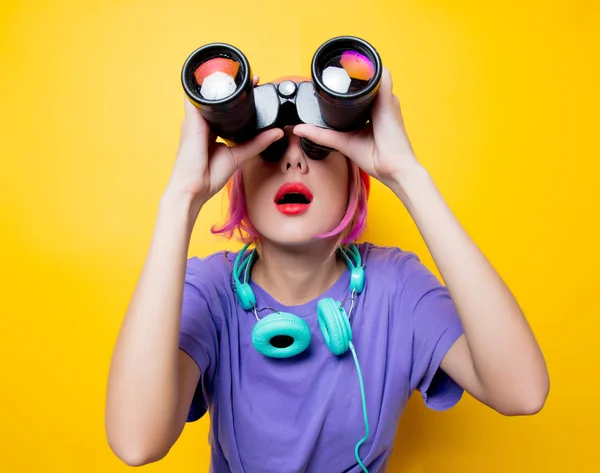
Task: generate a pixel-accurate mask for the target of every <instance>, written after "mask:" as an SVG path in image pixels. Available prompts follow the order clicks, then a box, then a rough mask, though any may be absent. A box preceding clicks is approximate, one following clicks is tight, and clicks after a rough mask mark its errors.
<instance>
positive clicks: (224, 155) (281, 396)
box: [106, 70, 549, 473]
mask: <svg viewBox="0 0 600 473" xmlns="http://www.w3.org/2000/svg"><path fill="white" fill-rule="evenodd" d="M185 111H186V116H185V119H184V121H183V127H182V132H181V140H180V146H179V151H178V156H177V159H176V163H175V166H174V169H173V173H172V176H171V179H170V182H169V184H168V186H167V189H166V190H165V192H164V195H163V197H162V199H161V202H160V207H159V212H158V218H157V222H156V227H155V231H154V235H153V239H152V243H151V246H150V251H149V254H148V257H147V260H146V262H145V265H144V268H143V271H142V274H141V276H140V279H139V282H138V285H137V287H136V289H135V292H134V294H133V297H132V300H131V303H130V306H129V308H128V311H127V314H126V317H125V320H124V322H123V326H122V329H121V332H120V334H119V338H118V341H117V344H116V347H115V351H114V354H113V360H112V365H111V371H110V377H109V384H108V397H107V408H106V429H107V435H108V440H109V444H110V446H111V448H112V449H113V450H114V452H115V453H116V455H118V457H119V458H121V459H122V460H123V461H124V462H125V463H127V464H129V465H142V464H145V463H150V462H155V461H158V460H159V459H161V458H163V457H164V456H165V455H166V454H167V452H168V451H169V449H170V448H171V446H172V445H173V444H174V443H175V441H176V440H177V438H178V437H179V435H180V434H181V432H182V429H183V427H184V425H185V423H186V421H194V420H197V419H198V418H200V417H201V416H203V415H204V414H205V413H206V412H207V411H209V412H210V418H211V430H210V444H211V462H210V463H211V471H213V472H218V473H221V472H229V471H232V472H261V473H268V472H274V473H275V472H276V473H285V472H319V473H321V472H333V473H340V472H360V471H369V472H371V473H374V472H383V471H385V467H386V463H387V460H388V457H389V454H390V452H391V449H392V447H393V444H394V436H395V432H396V426H397V423H398V420H399V418H400V416H401V414H402V412H403V409H404V407H405V404H406V402H407V400H408V398H409V396H410V395H411V393H412V392H413V391H414V390H418V391H419V392H420V393H421V394H422V396H423V397H424V399H425V402H426V404H427V406H429V407H431V408H433V409H438V410H441V409H448V408H450V407H451V406H453V405H454V404H456V403H457V402H458V400H459V399H460V397H461V395H462V393H463V391H464V390H466V391H467V392H469V393H470V394H471V395H472V396H474V397H475V398H477V399H478V400H480V401H481V402H483V403H485V404H487V405H488V406H490V407H491V408H492V409H495V410H496V411H498V412H500V413H502V414H504V415H525V414H534V413H536V412H538V411H539V410H540V409H541V408H542V406H543V405H544V402H545V399H546V396H547V394H548V389H549V379H548V373H547V370H546V365H545V361H544V358H543V355H542V353H541V351H540V348H539V346H538V344H537V343H536V340H535V338H534V336H533V334H532V332H531V330H530V328H529V326H528V323H527V321H526V319H525V317H524V316H523V314H522V312H521V310H520V308H519V305H518V304H517V302H516V300H515V299H514V297H513V295H512V294H511V292H510V290H509V289H508V288H507V287H506V285H505V284H504V282H503V281H502V279H501V278H500V276H499V275H498V274H497V272H496V271H495V270H494V268H493V267H492V265H491V264H490V263H489V262H488V261H487V260H486V258H485V256H484V255H483V254H482V253H481V252H480V251H479V249H478V248H477V246H476V245H475V244H474V243H473V242H472V240H471V239H470V238H469V236H468V235H467V234H466V233H465V231H464V230H463V228H462V227H461V226H460V224H459V223H458V221H457V219H456V218H455V216H454V215H453V214H452V212H451V210H450V209H449V208H448V206H447V205H446V203H445V202H444V200H443V198H442V196H441V195H440V193H439V192H438V190H437V188H436V186H435V184H434V182H433V181H432V179H431V177H430V175H429V174H428V173H427V171H426V170H425V169H424V168H423V166H421V165H420V164H419V162H418V161H417V159H416V158H415V155H414V153H413V150H412V148H411V145H410V143H409V139H408V137H407V135H406V132H405V129H404V125H403V120H402V115H401V110H400V105H399V102H398V99H397V98H396V97H395V96H394V94H393V92H392V81H391V77H390V74H389V71H387V70H384V74H383V78H382V83H381V87H380V90H379V92H378V96H377V99H376V101H375V104H374V108H373V112H372V126H369V127H368V128H365V129H363V130H362V131H360V132H353V133H340V132H335V131H332V130H325V129H321V128H316V127H312V126H309V125H297V126H295V127H286V129H285V130H280V129H272V130H269V131H266V132H264V133H262V134H261V135H259V136H257V137H256V138H255V139H253V140H252V141H250V142H247V143H245V144H243V145H240V146H237V147H227V146H226V145H224V144H219V143H216V142H215V141H214V137H213V136H212V135H211V133H210V131H209V128H208V125H207V123H206V122H205V121H204V120H203V118H202V117H201V115H200V114H199V112H198V110H197V109H196V108H194V107H193V106H192V105H191V104H190V103H189V101H188V100H187V99H186V100H185ZM284 133H285V134H287V138H288V140H289V144H288V146H287V149H286V150H285V152H284V153H283V155H282V157H281V159H280V160H279V161H278V162H276V163H273V162H267V161H266V160H264V159H262V158H261V157H260V153H261V152H262V151H263V150H265V149H266V148H267V146H268V145H270V144H271V143H273V142H274V141H276V140H279V139H280V138H281V137H282V136H283V134H284ZM300 137H305V138H308V139H310V140H311V141H313V142H314V143H318V144H321V145H324V146H328V147H330V148H333V149H334V150H335V151H332V152H331V153H330V154H329V155H328V156H327V157H326V158H324V159H321V160H317V159H311V158H310V157H309V156H308V155H306V154H305V153H304V152H303V151H302V148H301V147H300V145H299V140H300ZM369 176H371V177H373V178H375V179H378V180H379V181H380V182H382V183H383V184H384V185H386V186H388V187H389V188H390V189H391V190H392V191H393V192H394V193H395V195H396V196H397V197H398V198H399V199H400V200H401V201H402V203H403V204H404V205H405V207H406V208H407V210H408V211H409V213H410V215H411V216H412V217H413V219H414V221H415V224H416V225H417V227H418V228H419V231H420V232H421V235H422V236H423V238H424V240H425V242H426V244H427V246H428V248H429V250H430V251H431V254H432V256H433V258H434V260H435V263H436V265H437V267H438V268H439V270H440V273H441V275H442V277H443V279H444V281H445V285H442V284H441V283H440V282H439V281H438V279H437V278H436V277H435V276H434V275H433V274H432V273H431V272H430V271H429V270H428V269H426V268H425V266H424V265H423V264H422V263H421V262H420V261H419V259H418V258H417V257H416V256H415V255H414V254H413V253H410V252H406V251H403V250H401V249H399V248H392V247H381V246H377V245H374V244H372V243H361V244H354V242H355V241H356V239H357V238H358V237H359V235H360V233H361V230H362V229H363V227H364V222H365V217H366V202H367V197H368V192H369ZM232 177H233V179H232ZM228 182H230V183H231V186H230V188H229V192H230V202H231V203H230V213H229V217H228V221H227V222H226V224H225V225H224V226H223V227H222V228H220V229H216V230H214V231H215V232H217V233H225V234H228V235H229V236H231V235H232V234H233V233H235V232H238V231H241V235H243V237H244V241H246V242H247V243H253V245H252V246H251V247H248V246H246V247H245V248H244V249H243V250H241V251H239V252H233V253H232V252H219V253H216V254H213V255H211V256H208V257H206V258H191V259H189V260H188V256H187V253H188V245H189V241H190V235H191V233H192V229H193V227H194V223H195V221H196V219H197V218H198V217H200V218H202V213H201V211H202V207H203V205H204V204H205V203H206V202H207V201H208V200H209V199H210V198H211V197H213V196H214V195H215V194H216V193H217V192H218V191H219V190H221V189H222V188H223V187H224V186H225V185H226V183H228ZM390 218H393V215H390Z"/></svg>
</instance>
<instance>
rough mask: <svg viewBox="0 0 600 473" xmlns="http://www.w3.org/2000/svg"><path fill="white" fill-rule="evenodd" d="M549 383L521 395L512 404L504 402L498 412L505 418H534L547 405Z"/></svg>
mask: <svg viewBox="0 0 600 473" xmlns="http://www.w3.org/2000/svg"><path fill="white" fill-rule="evenodd" d="M549 388H550V386H549V383H544V384H542V385H540V386H537V387H535V388H532V389H529V390H527V391H526V392H522V393H520V395H519V396H516V397H515V398H513V399H512V400H511V401H510V402H503V403H502V404H501V405H499V406H498V407H497V408H496V410H497V411H498V412H499V413H500V414H502V415H505V416H532V415H535V414H538V413H539V412H540V411H541V410H542V409H543V408H544V405H545V404H546V399H547V398H548V393H549V390H550V389H549Z"/></svg>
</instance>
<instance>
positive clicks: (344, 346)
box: [233, 243, 369, 473]
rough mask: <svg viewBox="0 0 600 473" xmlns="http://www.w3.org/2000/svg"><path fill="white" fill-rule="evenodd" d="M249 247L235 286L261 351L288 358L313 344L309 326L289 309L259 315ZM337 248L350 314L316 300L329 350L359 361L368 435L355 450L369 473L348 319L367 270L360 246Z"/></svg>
mask: <svg viewBox="0 0 600 473" xmlns="http://www.w3.org/2000/svg"><path fill="white" fill-rule="evenodd" d="M249 246H250V243H248V244H247V245H246V246H244V248H243V249H242V250H241V251H240V252H239V254H238V255H237V257H236V259H235V262H234V265H233V289H234V291H235V294H236V297H237V300H238V302H239V303H240V305H241V306H242V308H244V309H245V310H248V311H252V312H254V315H255V317H256V320H257V321H258V322H257V324H256V325H255V326H254V329H253V330H252V344H253V345H254V347H255V348H256V349H257V350H258V351H259V352H260V353H262V354H263V355H265V356H268V357H271V358H289V357H292V356H295V355H298V354H299V353H302V352H303V351H304V350H306V348H307V347H308V346H309V345H310V342H311V333H310V328H309V326H308V324H307V323H306V321H304V320H303V319H301V318H300V317H298V316H297V315H294V314H291V313H289V312H279V311H275V310H274V309H272V310H273V313H272V314H269V315H267V316H265V317H264V318H262V319H260V318H259V317H258V310H259V309H258V308H257V306H256V297H255V296H254V292H253V291H252V288H251V287H250V284H249V281H250V268H251V267H252V262H253V260H254V257H255V254H256V250H252V251H251V252H250V254H249V255H248V256H245V254H246V250H247V249H248V247H249ZM338 251H339V252H340V254H341V256H342V258H343V259H344V261H345V262H346V265H347V266H348V268H349V269H350V293H351V300H352V306H351V308H350V314H346V310H345V308H344V306H343V302H337V301H335V300H334V299H332V298H324V299H320V300H319V302H318V303H317V315H318V321H319V327H320V328H321V333H322V334H323V338H324V340H325V343H326V344H327V347H328V348H329V350H330V351H331V352H332V353H333V354H334V355H342V354H344V353H345V352H346V351H348V349H349V350H350V351H351V352H352V356H353V358H354V363H355V364H356V370H357V372H358V380H359V383H360V392H361V396H362V405H363V415H364V420H365V430H366V434H365V436H364V437H363V438H362V439H361V440H360V441H359V442H358V443H357V444H356V447H355V450H354V453H355V456H356V459H357V461H358V463H359V464H360V466H361V467H362V469H363V471H364V472H367V473H368V470H367V469H366V467H365V466H364V464H363V462H362V461H361V459H360V457H359V455H358V449H359V447H360V446H361V444H362V443H363V442H365V441H366V440H367V438H368V437H369V421H368V418H367V405H366V399H365V389H364V384H363V379H362V373H361V371H360V365H359V364H358V358H357V356H356V351H355V349H354V345H353V344H352V329H351V328H350V322H349V318H350V316H351V315H352V309H353V308H354V300H355V296H356V294H360V293H361V292H362V291H363V289H364V285H365V270H364V265H363V264H362V261H361V257H360V253H359V251H358V248H357V247H356V246H355V245H354V244H351V245H350V246H349V247H340V248H339V249H338Z"/></svg>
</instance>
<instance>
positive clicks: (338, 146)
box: [294, 124, 349, 156]
mask: <svg viewBox="0 0 600 473" xmlns="http://www.w3.org/2000/svg"><path fill="white" fill-rule="evenodd" d="M294 134H295V135H297V136H299V137H301V138H306V139H308V140H310V141H312V142H313V143H316V144H318V145H322V146H327V147H329V148H333V149H334V150H336V151H339V152H340V153H342V154H344V155H346V156H348V138H349V136H348V134H347V133H342V132H339V131H335V130H328V129H326V128H320V127H318V126H314V125H307V124H301V125H296V126H295V127H294Z"/></svg>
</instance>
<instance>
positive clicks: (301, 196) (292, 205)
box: [274, 182, 313, 215]
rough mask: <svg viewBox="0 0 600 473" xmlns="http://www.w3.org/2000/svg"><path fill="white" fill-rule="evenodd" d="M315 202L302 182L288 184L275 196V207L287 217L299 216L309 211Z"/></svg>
mask: <svg viewBox="0 0 600 473" xmlns="http://www.w3.org/2000/svg"><path fill="white" fill-rule="evenodd" d="M312 200H313V195H312V192H311V191H310V189H309V188H308V187H306V186H305V185H304V184H302V183H301V182H286V183H285V184H283V185H282V186H281V187H280V188H279V190H278V191H277V194H275V199H274V202H275V205H276V206H277V210H279V211H280V212H281V213H282V214H285V215H298V214H301V213H304V212H306V211H307V210H308V207H309V205H310V203H311V202H312Z"/></svg>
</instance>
